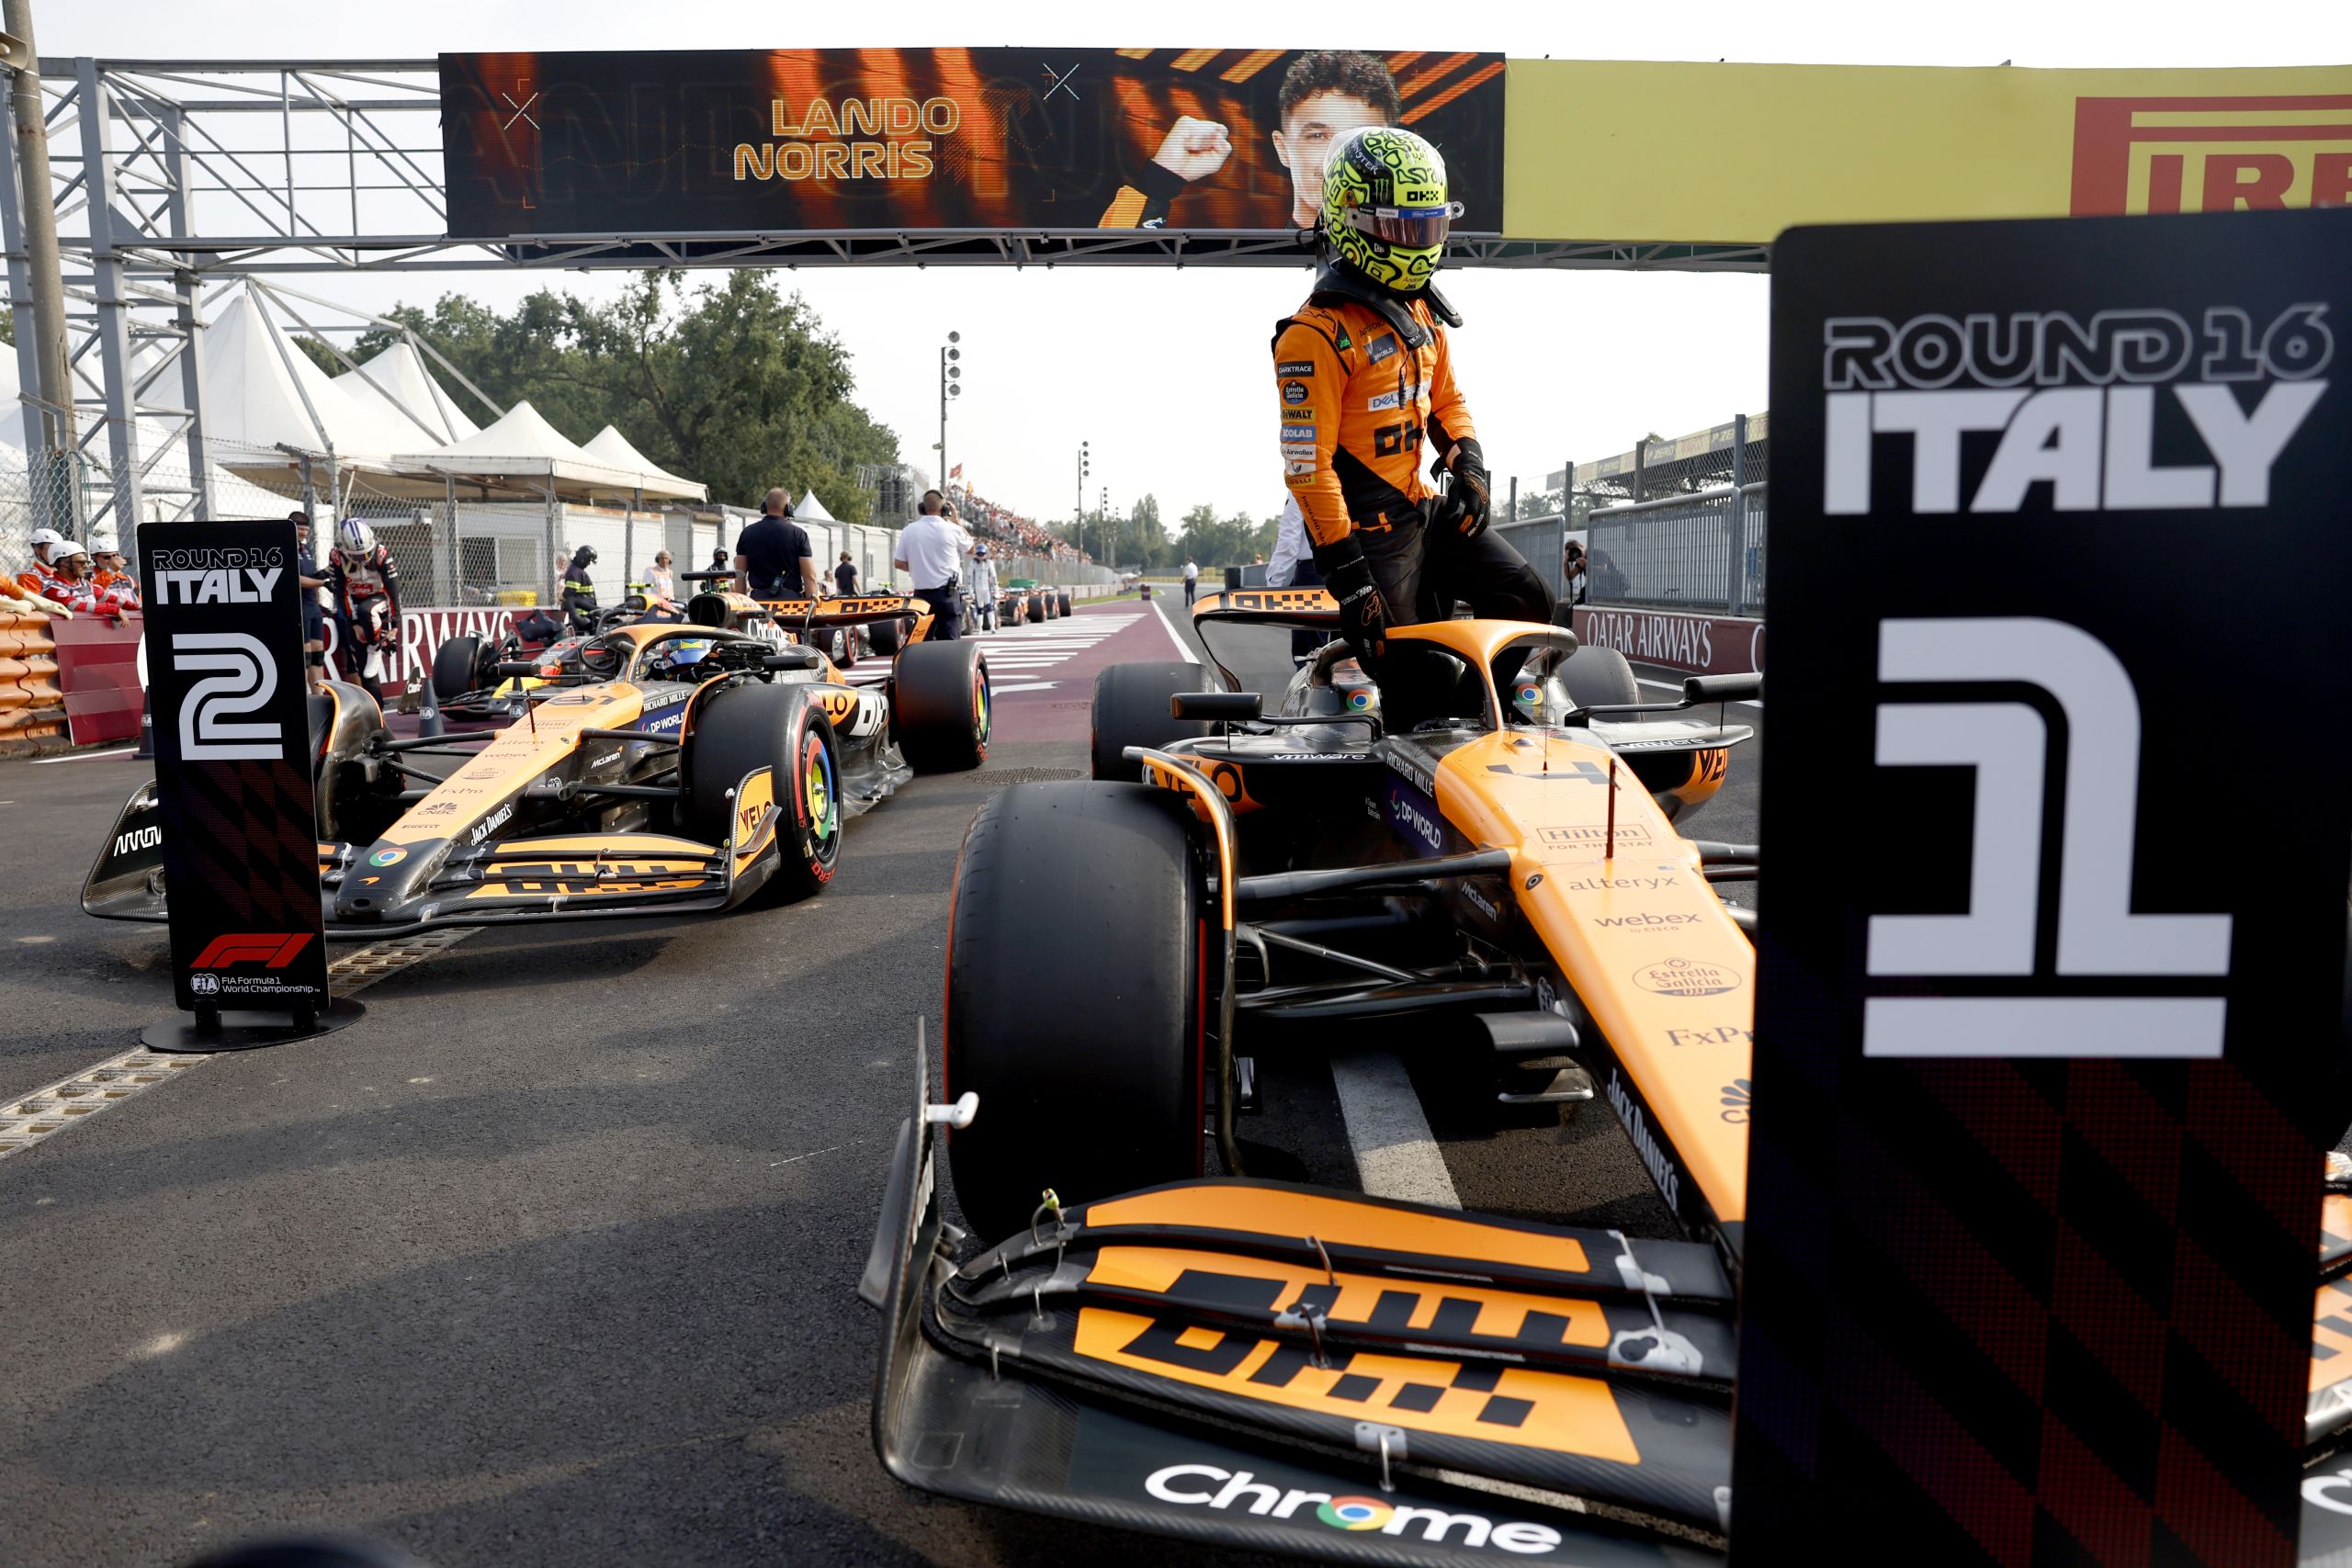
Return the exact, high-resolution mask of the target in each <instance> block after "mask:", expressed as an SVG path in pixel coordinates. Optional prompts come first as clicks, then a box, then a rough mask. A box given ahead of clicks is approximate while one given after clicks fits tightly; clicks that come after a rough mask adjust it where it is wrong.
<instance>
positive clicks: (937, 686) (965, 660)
mask: <svg viewBox="0 0 2352 1568" xmlns="http://www.w3.org/2000/svg"><path fill="white" fill-rule="evenodd" d="M890 705H891V706H890V718H891V722H892V723H893V724H894V725H895V726H896V727H897V729H898V737H899V750H901V751H904V752H905V753H906V756H907V762H908V765H909V766H910V767H912V768H913V769H914V770H915V771H916V772H917V773H955V772H959V771H961V770H963V769H966V768H977V767H978V766H979V765H980V764H981V763H982V762H984V761H988V755H989V717H990V714H991V710H992V708H993V707H994V704H993V703H992V701H991V700H990V697H989V661H988V657H987V655H986V654H984V653H982V652H981V651H980V645H979V644H978V643H976V642H968V641H966V640H963V639H961V638H958V639H957V640H956V641H955V642H919V643H917V644H915V645H914V646H913V647H912V648H910V649H907V650H906V651H905V652H904V653H901V654H899V662H898V665H897V668H896V670H895V671H893V673H892V677H891V693H890Z"/></svg>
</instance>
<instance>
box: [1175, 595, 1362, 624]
mask: <svg viewBox="0 0 2352 1568" xmlns="http://www.w3.org/2000/svg"><path fill="white" fill-rule="evenodd" d="M1193 620H1194V621H1253V622H1256V623H1257V624H1258V625H1260V626H1303V627H1307V628H1310V629H1322V628H1326V627H1334V626H1338V625H1339V624H1340V602H1339V601H1338V600H1337V599H1334V598H1332V597H1331V595H1330V594H1329V593H1328V592H1324V591H1323V590H1322V589H1320V588H1228V589H1227V590H1226V591H1225V592H1222V593H1212V594H1209V595H1208V596H1207V597H1205V598H1204V599H1201V600H1199V601H1197V602H1196V603H1194V604H1193Z"/></svg>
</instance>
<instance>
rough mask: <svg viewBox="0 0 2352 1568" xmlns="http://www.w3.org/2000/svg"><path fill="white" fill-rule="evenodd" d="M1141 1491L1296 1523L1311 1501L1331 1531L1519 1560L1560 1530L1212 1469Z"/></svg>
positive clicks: (1171, 1474) (1148, 1481) (1553, 1544)
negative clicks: (1459, 1547) (1487, 1552)
mask: <svg viewBox="0 0 2352 1568" xmlns="http://www.w3.org/2000/svg"><path fill="white" fill-rule="evenodd" d="M1143 1489H1144V1490H1145V1491H1147V1492H1148V1493H1150V1494H1151V1495H1153V1496H1155V1497H1157V1498H1159V1500H1160V1501H1161V1502H1163V1503H1175V1504H1179V1505H1182V1506H1186V1507H1200V1508H1215V1509H1217V1510H1218V1511H1220V1512H1223V1511H1225V1510H1227V1509H1230V1508H1234V1507H1239V1508H1241V1509H1242V1511H1243V1512H1245V1513H1250V1514H1254V1515H1256V1516H1258V1517H1261V1518H1275V1519H1289V1518H1295V1517H1299V1515H1298V1510H1299V1509H1301V1508H1303V1507H1305V1506H1306V1505H1307V1504H1309V1503H1312V1504H1314V1505H1315V1511H1314V1512H1313V1513H1311V1514H1308V1515H1306V1517H1308V1518H1312V1519H1315V1520H1317V1521H1319V1522H1320V1523H1323V1524H1326V1525H1329V1526H1330V1527H1331V1528H1332V1529H1336V1530H1350V1531H1357V1532H1372V1531H1377V1532H1378V1533H1380V1534H1382V1535H1393V1536H1400V1537H1404V1538H1406V1539H1408V1540H1422V1541H1428V1542H1430V1543H1433V1544H1437V1545H1457V1544H1458V1545H1462V1546H1467V1547H1473V1548H1485V1547H1489V1546H1491V1547H1494V1548H1496V1549H1498V1550H1499V1551H1509V1552H1514V1553H1516V1554H1518V1555H1519V1556H1521V1557H1540V1556H1543V1555H1544V1554H1545V1553H1547V1552H1550V1551H1555V1550H1556V1549H1557V1548H1558V1546H1559V1544H1560V1532H1559V1531H1558V1530H1555V1529H1552V1528H1551V1527H1550V1526H1549V1525H1536V1524H1529V1523H1526V1522H1525V1521H1523V1520H1517V1519H1507V1520H1501V1521H1498V1520H1494V1519H1490V1518H1488V1517H1486V1516H1485V1515H1484V1514H1470V1513H1460V1512H1456V1511H1453V1510H1452V1509H1446V1508H1418V1507H1415V1506H1412V1505H1410V1504H1408V1503H1391V1502H1388V1501H1387V1500H1386V1499H1385V1498H1380V1497H1335V1496H1333V1495H1331V1494H1330V1493H1329V1492H1302V1491H1299V1490H1298V1489H1297V1488H1295V1487H1290V1488H1284V1487H1280V1486H1270V1485H1268V1484H1267V1483H1264V1482H1262V1481H1260V1480H1258V1479H1257V1478H1256V1477H1255V1476H1254V1475H1253V1474H1251V1472H1249V1471H1246V1470H1226V1469H1224V1468H1222V1467H1221V1466H1218V1465H1214V1464H1171V1465H1169V1466H1168V1467H1167V1468H1165V1469H1163V1470H1156V1471H1154V1472H1151V1474H1149V1475H1148V1476H1147V1477H1145V1478H1144V1483H1143Z"/></svg>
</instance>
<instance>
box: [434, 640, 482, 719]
mask: <svg viewBox="0 0 2352 1568" xmlns="http://www.w3.org/2000/svg"><path fill="white" fill-rule="evenodd" d="M483 662H484V660H483V659H482V654H481V638H480V637H450V638H448V639H447V640H446V641H445V642H443V643H442V644H441V646H440V648H438V649H435V652H434V655H433V695H434V696H435V698H436V699H438V700H439V701H441V702H445V703H446V702H453V701H455V700H456V699H458V698H459V697H462V696H464V695H465V694H467V693H468V692H472V691H478V690H480V689H481V678H480V675H479V673H478V671H480V669H481V665H482V664H483Z"/></svg>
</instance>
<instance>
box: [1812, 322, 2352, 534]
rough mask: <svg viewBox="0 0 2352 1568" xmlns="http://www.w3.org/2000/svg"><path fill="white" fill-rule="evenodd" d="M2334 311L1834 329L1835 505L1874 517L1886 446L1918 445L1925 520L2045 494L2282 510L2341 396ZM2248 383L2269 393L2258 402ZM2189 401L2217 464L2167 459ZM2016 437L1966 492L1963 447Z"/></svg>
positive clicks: (1828, 339) (1915, 459)
mask: <svg viewBox="0 0 2352 1568" xmlns="http://www.w3.org/2000/svg"><path fill="white" fill-rule="evenodd" d="M2326 316H2327V307H2326V306H2325V305H2321V304H2299V305H2290V306H2289V307H2288V308H2287V309H2285V310H2281V311H2279V312H2278V313H2277V314H2276V315H2274V316H2270V317H2268V318H2267V319H2264V320H2257V319H2256V317H2255V316H2253V315H2252V314H2250V313H2249V312H2247V311H2246V310H2242V309H2240V308H2238V307H2236V306H2233V305H2216V306H2213V307H2211V308H2210V309H2208V310H2206V311H2205V313H2204V319H2203V321H2201V322H2200V323H2199V324H2198V325H2196V326H2192V325H2191V324H2190V323H2189V321H2188V320H2187V318H2185V317H2183V316H2181V315H2180V314H2179V313H2178V312H2177V311H2174V310H2161V309H2150V310H2101V311H2099V312H2098V313H2097V314H2095V315H2093V316H2092V317H2091V318H2090V319H2089V320H2088V321H2079V320H2077V319H2076V318H2075V317H2074V316H2072V315H2070V314H2068V313H2067V312H2065V311H2064V310H2018V311H2012V312H2009V313H2007V314H2005V315H1997V316H1996V315H1970V316H1965V317H1961V318H1957V319H1955V318H1954V317H1951V316H1948V315H1938V314H1933V313H1930V314H1927V315H1919V316H1913V317H1911V318H1909V319H1908V320H1905V321H1887V320H1885V319H1883V318H1882V317H1878V316H1833V317H1831V318H1830V319H1829V320H1828V321H1826V322H1824V323H1823V327H1822V337H1823V362H1822V377H1823V385H1824V387H1825V388H1826V390H1827V393H1828V400H1827V408H1826V424H1827V446H1826V459H1827V461H1826V471H1825V474H1824V494H1823V510H1824V511H1825V512H1827V513H1833V514H1845V515H1849V516H1850V515H1859V514H1861V513H1867V512H1869V511H1870V510H1871V440H1872V437H1874V436H1881V435H1894V436H1906V437H1908V438H1909V440H1910V443H1911V453H1912V469H1911V510H1912V511H1913V512H1915V513H1954V512H1959V511H1962V510H1963V500H1964V502H1965V508H1964V509H1965V510H1966V511H1969V512H1972V513H2002V512H2016V511H2018V510H2019V509H2020V508H2021V507H2022V506H2023V505H2024V503H2025V500H2026V496H2027V494H2028V493H2029V492H2030V491H2031V490H2032V489H2033V487H2034V486H2035V485H2037V484H2041V483H2045V482H2046V483H2047V484H2049V486H2050V487H2051V491H2050V493H2051V498H2052V505H2053V506H2054V507H2055V508H2056V509H2057V510H2058V511H2061V512H2122V511H2133V510H2152V509H2167V510H2170V509H2189V510H2196V509H2202V508H2210V507H2214V506H2267V505H2268V504H2269V502H2270V470H2271V468H2272V466H2273V465H2274V464H2275V463H2277V461H2278V456H2279V454H2280V453H2281V452H2283V451H2284V450H2285V449H2286V446H2287V444H2288V443H2289V442H2290V440H2292V439H2293V438H2294V436H2295V434H2296V432H2297V431H2298V430H2300V429H2301V427H2302V424H2303V422H2304V420H2305V419H2306V418H2307V417H2308V416H2309V415H2310V413H2311V412H2312V408H2314V407H2315V406H2316V405H2317V404H2318V402H2319V400H2320V399H2321V398H2322V397H2324V395H2325V394H2326V392H2327V388H2328V383H2327V382H2325V381H2324V380H2321V379H2319V375H2320V373H2321V372H2322V371H2324V370H2325V369H2326V368H2327V366H2328V362H2329V361H2330V360H2331V359H2332V358H2333V357H2334V356H2335V337H2334V335H2333V334H2332V333H2330V331H2329V329H2328V324H2327V321H2326ZM2241 386H2243V387H2245V388H2246V389H2247V390H2248V391H2249V392H2251V393H2252V394H2253V396H2252V397H2251V400H2250V406H2249V400H2247V399H2245V398H2242V397H2241V395H2240V392H2239V390H2238V389H2239V388H2240V387H2241ZM2160 393H2167V394H2169V396H2168V397H2167V398H2165V401H2167V402H2169V403H2172V404H2174V405H2177V408H2178V411H2179V412H2180V413H2181V414H2182V415H2185V416H2186V417H2187V419H2188V423H2189V425H2190V426H2191V427H2193V428H2194V430H2195V431H2196V434H2197V437H2198V440H2199V442H2200V443H2201V444H2202V445H2203V447H2204V455H2205V456H2207V457H2211V459H2212V460H2211V462H2210V463H2183V464H2170V465H2164V466H2159V465H2158V464H2157V462H2156V460H2155V441H2156V431H2157V423H2158V419H2159V412H2158V398H2159V394H2160ZM1994 431H1997V432H1999V433H2000V442H1999V445H1998V446H1996V448H1995V450H1994V454H1993V460H1992V463H1991V466H1990V467H1988V468H1986V469H1985V474H1984V477H1983V478H1982V479H1979V480H1978V481H1977V483H1976V486H1975V488H1974V489H1973V491H1971V492H1970V493H1969V494H1968V495H1967V496H1966V497H1965V498H1963V497H1962V493H1961V489H1962V487H1961V479H1962V473H1961V469H1962V463H1961V442H1962V436H1963V435H1966V434H1970V433H1972V432H1994Z"/></svg>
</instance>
